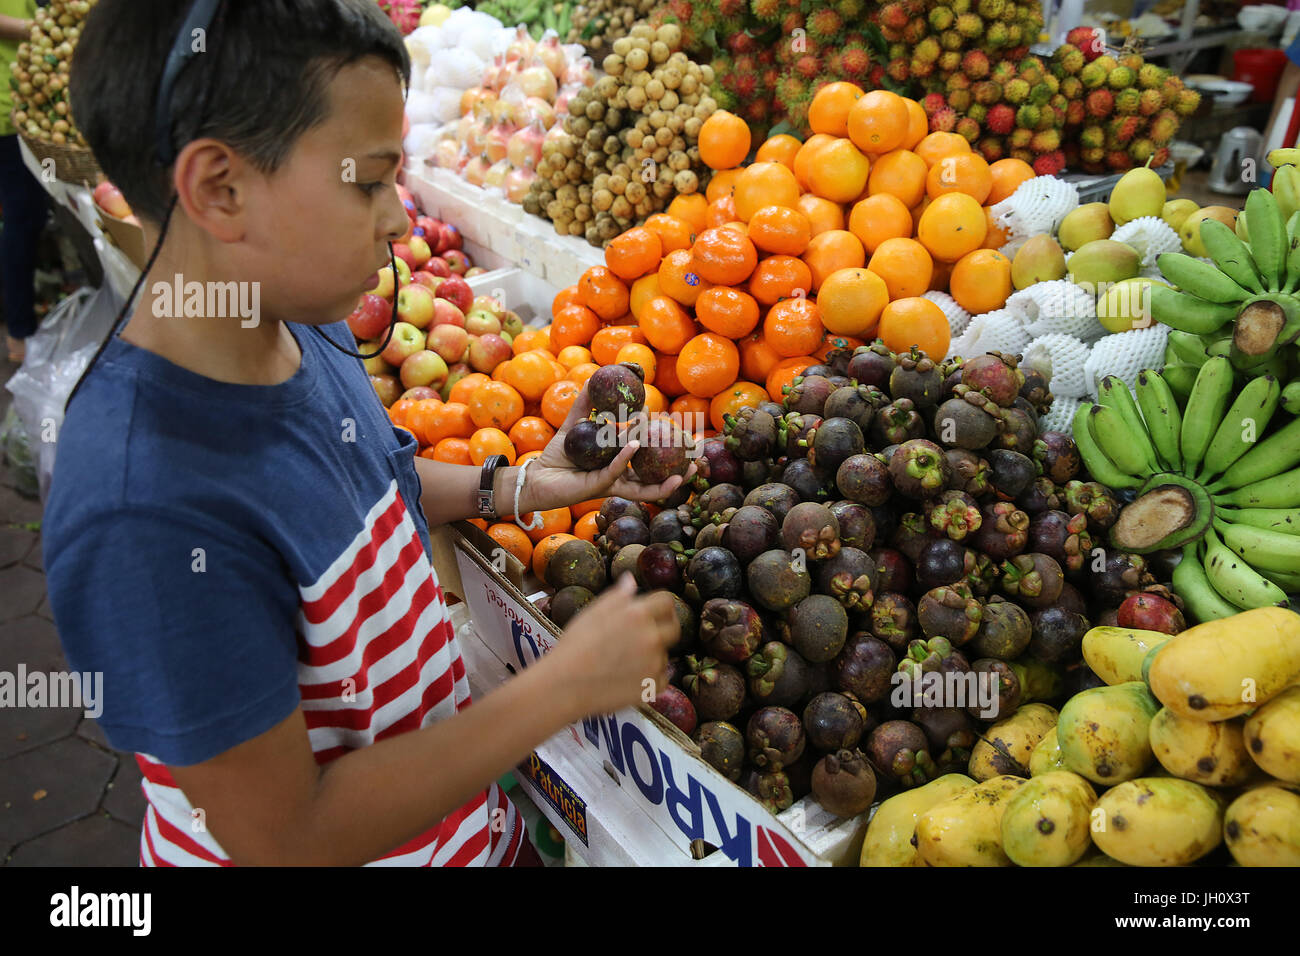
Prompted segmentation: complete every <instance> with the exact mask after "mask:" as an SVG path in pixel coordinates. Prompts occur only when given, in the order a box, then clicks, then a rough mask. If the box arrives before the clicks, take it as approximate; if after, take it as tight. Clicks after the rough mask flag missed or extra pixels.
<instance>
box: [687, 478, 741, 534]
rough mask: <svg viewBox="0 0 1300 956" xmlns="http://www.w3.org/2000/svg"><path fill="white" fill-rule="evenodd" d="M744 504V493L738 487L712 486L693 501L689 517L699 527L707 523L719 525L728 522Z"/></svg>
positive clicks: (727, 485) (729, 485)
mask: <svg viewBox="0 0 1300 956" xmlns="http://www.w3.org/2000/svg"><path fill="white" fill-rule="evenodd" d="M744 503H745V491H744V489H743V488H741V487H740V485H732V484H725V483H724V484H721V485H714V486H713V487H712V488H709V489H708V490H707V491H705V492H704V493H703V494H701V495H699V496H698V497H697V498H696V499H695V502H694V506H693V507H692V508H691V517H692V518H693V519H694V521H695V523H696V524H699V525H702V524H704V523H705V522H709V521H712V522H713V523H715V524H721V523H722V522H723V521H729V520H730V519H731V515H732V514H734V513H735V511H736V509H738V508H739V507H740V506H741V505H743V504H744Z"/></svg>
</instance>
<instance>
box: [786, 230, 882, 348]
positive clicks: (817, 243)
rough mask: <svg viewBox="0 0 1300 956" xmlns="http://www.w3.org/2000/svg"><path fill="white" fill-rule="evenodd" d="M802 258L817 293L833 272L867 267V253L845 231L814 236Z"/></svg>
mask: <svg viewBox="0 0 1300 956" xmlns="http://www.w3.org/2000/svg"><path fill="white" fill-rule="evenodd" d="M801 258H802V259H803V261H804V262H805V263H806V264H807V266H808V269H809V271H810V272H812V288H813V290H814V291H816V290H817V289H818V288H820V287H821V284H822V280H823V279H825V278H826V277H827V276H828V275H830V274H831V273H832V272H835V271H836V270H838V269H856V268H858V267H859V266H864V265H866V263H867V251H866V249H864V248H863V247H862V241H861V240H860V239H859V238H858V237H857V236H855V235H854V234H853V233H851V232H848V231H846V230H844V229H832V230H831V231H830V232H823V233H820V234H819V235H816V236H813V237H812V241H811V242H809V243H808V248H807V249H806V250H805V251H804V254H803V256H802V257H801ZM790 354H792V355H794V354H798V353H793V352H792V353H790Z"/></svg>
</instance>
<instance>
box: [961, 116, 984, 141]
mask: <svg viewBox="0 0 1300 956" xmlns="http://www.w3.org/2000/svg"><path fill="white" fill-rule="evenodd" d="M954 132H956V134H957V135H958V136H960V137H962V138H963V139H965V140H966V142H968V143H973V142H975V141H976V140H977V139H979V138H980V133H982V132H983V130H981V129H980V124H979V123H977V122H976V121H975V120H974V119H973V118H971V117H969V116H963V117H962V118H961V119H959V120H958V121H957V127H956V129H955V130H954Z"/></svg>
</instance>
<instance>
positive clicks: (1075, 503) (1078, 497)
mask: <svg viewBox="0 0 1300 956" xmlns="http://www.w3.org/2000/svg"><path fill="white" fill-rule="evenodd" d="M1065 510H1066V511H1068V512H1069V513H1070V514H1072V515H1074V514H1084V515H1087V516H1088V526H1089V527H1091V528H1092V529H1093V530H1095V531H1105V530H1106V529H1107V528H1109V527H1110V526H1111V525H1113V524H1114V523H1115V521H1116V519H1117V518H1119V511H1120V504H1119V502H1118V501H1116V500H1115V496H1114V495H1113V494H1111V491H1110V489H1109V488H1107V487H1106V486H1105V485H1103V484H1101V483H1099V482H1096V481H1079V480H1078V479H1075V480H1074V481H1067V482H1066V483H1065Z"/></svg>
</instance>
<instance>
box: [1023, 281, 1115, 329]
mask: <svg viewBox="0 0 1300 956" xmlns="http://www.w3.org/2000/svg"><path fill="white" fill-rule="evenodd" d="M1005 308H1006V309H1008V310H1009V311H1011V312H1013V313H1016V314H1018V315H1019V316H1020V317H1021V320H1022V321H1023V322H1024V325H1025V328H1026V330H1027V331H1028V332H1029V334H1030V336H1031V337H1037V336H1040V335H1053V334H1061V335H1072V336H1074V337H1075V338H1076V339H1081V340H1082V341H1085V342H1088V341H1091V340H1093V339H1097V338H1100V337H1101V336H1103V335H1105V334H1106V329H1105V327H1104V326H1103V325H1102V324H1101V323H1100V322H1098V321H1097V300H1096V299H1095V298H1093V296H1092V294H1091V293H1090V292H1089V291H1088V290H1087V289H1084V288H1082V287H1080V286H1077V285H1075V284H1074V283H1073V282H1071V281H1070V280H1069V279H1056V280H1054V281H1051V282H1036V283H1034V284H1033V285H1031V286H1030V287H1029V288H1028V289H1022V290H1020V291H1019V292H1016V293H1014V294H1013V295H1012V296H1011V297H1010V298H1008V299H1007V304H1006V306H1005Z"/></svg>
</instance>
